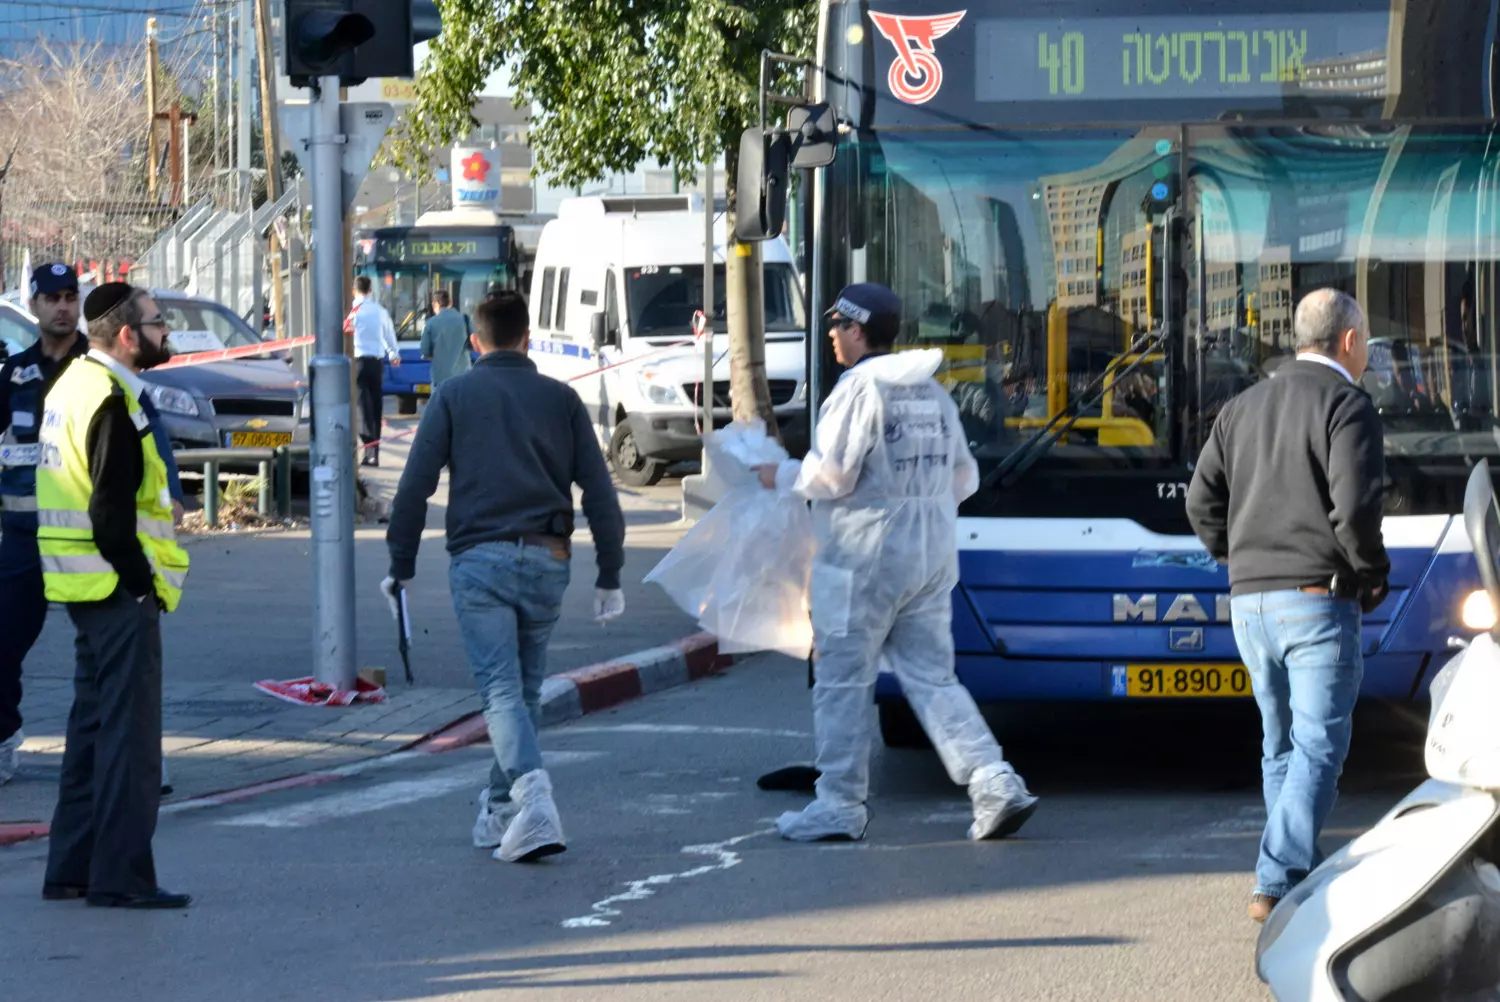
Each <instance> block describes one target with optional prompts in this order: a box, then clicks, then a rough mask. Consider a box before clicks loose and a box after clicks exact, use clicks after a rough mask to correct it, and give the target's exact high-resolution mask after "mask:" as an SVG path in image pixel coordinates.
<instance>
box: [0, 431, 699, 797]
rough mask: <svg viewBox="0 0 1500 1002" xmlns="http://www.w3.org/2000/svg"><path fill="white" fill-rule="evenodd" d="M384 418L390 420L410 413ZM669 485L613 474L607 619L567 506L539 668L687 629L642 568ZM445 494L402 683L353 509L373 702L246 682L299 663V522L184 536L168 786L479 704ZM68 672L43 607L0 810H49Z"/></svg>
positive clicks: (419, 583)
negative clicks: (453, 586) (563, 573)
mask: <svg viewBox="0 0 1500 1002" xmlns="http://www.w3.org/2000/svg"><path fill="white" fill-rule="evenodd" d="M388 424H389V425H391V426H392V427H391V428H390V429H389V431H393V432H399V431H402V430H405V429H406V428H408V427H411V426H413V425H414V424H415V419H414V418H396V419H394V420H388ZM409 442H410V437H407V438H404V439H398V440H396V441H393V442H392V443H391V444H389V445H387V446H385V447H383V448H382V450H381V463H382V465H381V466H380V467H379V468H377V469H366V470H362V471H361V475H362V478H363V479H364V480H365V482H366V485H367V487H368V488H369V490H370V492H371V494H372V495H373V496H375V497H376V498H378V499H382V500H384V501H386V502H387V503H388V502H389V499H390V498H391V497H393V496H394V494H395V488H396V484H397V482H398V481H399V479H400V474H401V467H402V464H403V463H404V460H405V458H406V453H407V447H408V444H409ZM680 496H681V495H680V487H679V486H678V484H677V483H676V482H675V481H669V482H667V483H664V484H663V485H662V486H661V487H659V488H653V489H650V490H645V491H629V490H625V489H622V490H621V494H620V498H621V504H622V506H623V507H624V508H625V510H626V521H627V526H628V528H627V535H626V547H627V557H626V568H625V573H624V575H623V576H622V580H623V585H624V589H625V593H626V605H627V607H626V613H625V617H624V618H623V619H621V620H620V621H618V622H617V623H613V624H610V625H609V626H608V627H601V626H600V625H599V624H597V623H594V622H593V621H592V612H593V594H594V568H593V563H594V553H593V548H592V540H591V539H590V538H589V536H588V533H587V529H586V527H584V521H583V518H582V514H581V513H580V515H579V525H580V529H579V531H578V533H577V534H576V535H575V547H574V556H573V580H572V584H571V585H570V587H569V589H568V595H567V597H566V599H565V600H564V612H563V619H562V621H560V622H559V624H558V628H557V630H556V632H555V633H554V635H553V643H552V645H551V648H550V657H549V666H548V667H549V670H550V671H551V672H552V673H554V674H556V673H560V672H567V671H570V670H575V669H579V668H584V667H587V666H591V665H597V664H600V663H602V662H608V661H612V660H615V659H619V658H626V657H629V656H631V655H633V654H634V653H635V652H637V651H641V650H644V649H647V648H655V647H659V646H661V645H665V644H669V643H671V642H673V641H676V640H679V639H681V638H683V637H686V636H688V635H690V634H693V633H695V632H696V630H697V627H696V625H695V624H694V623H693V621H692V620H691V619H690V618H688V617H687V616H686V615H684V614H683V613H682V612H681V611H679V610H678V609H677V608H676V607H675V606H673V605H672V604H671V603H670V602H669V601H667V599H666V598H665V596H664V595H663V594H662V593H661V591H660V589H657V588H656V587H655V586H651V585H642V584H641V583H640V581H641V578H642V577H644V576H645V574H646V573H647V572H648V571H649V570H650V569H651V568H652V567H653V566H655V564H656V562H657V561H658V560H660V559H661V557H662V555H664V554H665V552H666V551H667V550H668V549H670V548H671V547H672V546H673V545H674V544H675V543H676V542H677V540H678V539H680V538H681V536H682V534H683V533H684V532H685V531H686V526H684V525H682V524H681V523H680V521H679V520H678V518H677V505H678V503H679V501H678V499H679V498H680ZM445 502H446V483H445V484H444V486H443V487H441V488H440V489H439V491H438V493H437V494H436V495H434V497H433V498H432V500H431V503H430V508H429V516H428V527H427V531H426V533H425V534H424V536H423V544H422V552H421V555H420V557H419V559H418V570H417V578H416V579H415V581H414V582H413V586H412V590H411V593H410V595H409V602H410V607H411V613H412V621H413V624H414V628H413V640H412V667H413V673H414V675H415V677H416V684H415V685H414V686H410V687H408V686H407V685H406V683H405V681H404V677H403V673H402V669H401V660H400V656H399V654H398V652H397V650H396V643H395V639H396V637H395V626H394V624H393V623H392V621H391V619H390V615H389V611H388V610H387V608H386V606H385V602H384V599H383V597H382V596H381V595H380V594H379V591H378V588H377V585H378V583H379V581H380V578H381V577H383V576H384V574H385V569H386V567H385V565H386V553H385V526H384V525H383V524H373V523H369V524H362V525H360V526H359V527H358V528H357V531H356V533H355V536H356V539H355V551H356V555H355V560H356V611H355V614H356V639H357V644H358V652H357V657H356V663H357V665H358V666H360V667H371V666H378V667H383V668H385V670H386V691H387V701H386V702H384V703H380V704H368V705H356V706H351V707H345V708H337V709H334V708H325V707H303V706H295V705H292V704H289V703H283V702H280V701H278V700H275V699H272V698H271V697H269V696H266V695H263V694H261V693H260V692H258V691H256V690H255V689H254V688H252V685H253V683H254V682H256V681H259V680H261V679H267V678H273V679H285V678H295V677H298V676H303V675H309V674H311V673H312V660H311V659H312V654H311V650H312V632H313V623H312V601H311V599H312V591H311V588H312V573H311V572H312V568H311V556H310V550H311V539H310V533H309V532H308V531H307V530H305V529H295V530H284V531H274V530H273V531H269V532H264V533H255V534H244V533H229V534H219V535H206V536H193V537H187V539H186V542H187V545H188V547H189V552H190V553H191V555H192V559H193V571H192V574H191V576H190V578H189V581H188V588H187V591H186V596H185V599H184V602H183V607H182V608H181V609H180V610H179V611H178V612H177V613H175V614H174V615H172V616H171V617H168V618H167V619H166V620H165V628H164V631H163V647H164V675H165V685H164V697H163V707H162V710H163V714H162V722H163V731H164V740H163V747H164V749H165V751H166V755H167V768H168V771H169V773H170V778H171V781H172V784H173V787H174V792H173V794H172V796H171V797H169V798H167V802H171V801H173V800H182V799H187V798H192V797H198V796H203V795H206V794H210V793H218V792H222V791H224V790H229V789H235V788H239V787H243V786H247V785H251V784H255V783H260V782H265V781H268V780H273V779H279V778H282V777H285V776H290V775H298V774H301V773H306V772H309V771H313V770H321V769H329V768H335V767H337V766H341V765H346V764H349V763H351V762H355V761H358V760H361V759H367V758H373V757H375V756H378V755H384V754H388V753H390V752H393V751H397V750H399V749H401V748H403V747H406V746H408V745H410V744H412V743H413V742H416V741H419V740H421V739H422V738H424V737H426V736H428V735H431V734H433V733H435V732H437V731H439V730H442V729H443V728H444V727H446V726H448V725H449V724H452V723H453V722H455V721H457V720H459V719H460V718H463V717H465V716H468V715H470V714H473V713H474V712H476V711H478V709H479V697H478V695H477V694H476V693H475V690H474V687H473V682H472V680H471V677H470V674H469V670H468V665H467V662H466V659H465V657H464V652H463V645H462V642H461V640H460V638H459V636H458V631H457V624H456V622H455V620H454V616H453V610H452V602H451V598H450V596H449V592H448V587H447V564H448V557H447V554H446V552H445V551H444V547H443V543H444V533H443V517H444V514H445V510H444V505H445ZM72 672H73V662H72V628H71V623H69V621H68V618H67V615H66V613H64V612H63V611H62V610H61V609H54V610H53V611H52V613H51V614H50V615H49V616H48V620H47V626H46V629H45V630H44V631H43V634H42V639H41V640H40V641H39V642H38V644H37V646H36V648H35V649H34V650H33V651H32V654H31V657H30V658H29V659H28V661H27V664H26V674H25V679H24V681H25V696H24V698H23V701H22V705H21V710H22V714H23V716H24V717H25V721H26V722H25V732H26V743H25V744H24V745H23V746H22V760H21V773H20V775H19V776H18V777H17V778H16V779H15V780H13V781H11V782H10V783H9V784H7V785H5V786H3V787H0V825H5V824H17V823H31V822H45V821H47V820H48V819H49V818H50V817H51V814H52V808H53V804H54V802H55V798H56V792H57V780H58V773H59V770H60V767H61V761H62V750H63V743H64V735H65V733H66V723H67V716H68V710H69V708H70V706H71V703H72V681H71V680H72ZM549 684H550V683H549ZM476 778H477V779H480V780H482V778H483V777H476ZM476 789H477V787H476Z"/></svg>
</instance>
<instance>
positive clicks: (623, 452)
mask: <svg viewBox="0 0 1500 1002" xmlns="http://www.w3.org/2000/svg"><path fill="white" fill-rule="evenodd" d="M609 465H610V466H612V467H614V470H615V476H617V477H619V478H620V483H622V484H624V485H625V486H627V487H650V486H652V485H653V484H655V483H657V482H658V481H659V480H661V478H662V474H663V473H665V472H666V469H667V467H666V464H665V463H662V462H658V461H657V460H654V459H648V458H647V457H645V456H643V455H641V451H640V449H639V448H637V446H636V444H635V433H634V432H633V431H631V429H630V421H629V419H628V418H627V419H626V420H623V421H621V422H620V423H618V424H616V425H615V433H614V434H613V435H611V436H610V439H609Z"/></svg>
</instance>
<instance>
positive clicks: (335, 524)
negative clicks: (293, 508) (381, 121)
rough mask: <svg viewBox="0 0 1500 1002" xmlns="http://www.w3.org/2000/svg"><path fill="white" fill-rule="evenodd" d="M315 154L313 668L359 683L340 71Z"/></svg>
mask: <svg viewBox="0 0 1500 1002" xmlns="http://www.w3.org/2000/svg"><path fill="white" fill-rule="evenodd" d="M308 110H309V113H310V115H311V120H310V121H309V123H308V125H309V129H308V132H309V136H308V146H309V147H310V151H311V154H312V171H311V174H312V200H313V220H312V230H313V327H314V330H315V332H316V335H317V344H316V347H315V349H314V350H315V351H316V355H315V357H314V358H313V359H312V362H311V364H310V370H309V372H310V377H311V379H312V398H313V440H312V463H311V466H312V483H311V488H312V543H313V675H314V677H315V678H316V679H317V680H318V681H319V682H324V683H326V684H328V685H331V686H334V687H335V688H337V689H343V690H349V689H353V688H354V687H355V660H354V496H353V492H354V441H353V434H352V432H353V417H354V414H353V407H352V406H351V401H350V393H349V385H350V379H349V356H348V355H346V354H345V353H344V326H343V320H344V316H345V309H344V306H345V304H344V268H345V267H346V264H345V261H344V225H343V217H344V195H343V187H342V178H341V176H340V171H341V156H342V150H343V146H344V143H345V141H346V139H345V136H343V135H342V134H341V133H340V128H339V78H338V77H337V76H326V77H319V78H318V83H317V87H316V89H315V90H314V92H313V95H312V100H311V102H310V107H309V109H308Z"/></svg>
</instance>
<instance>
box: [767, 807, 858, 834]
mask: <svg viewBox="0 0 1500 1002" xmlns="http://www.w3.org/2000/svg"><path fill="white" fill-rule="evenodd" d="M869 823H870V812H869V811H867V810H866V809H865V806H864V805H863V804H855V805H853V806H841V805H837V804H830V803H828V802H827V801H824V800H814V801H813V802H812V803H810V804H808V805H807V806H806V807H804V808H803V809H802V810H800V811H787V812H786V813H785V814H783V815H782V816H781V817H779V818H777V819H776V830H777V831H778V832H780V833H781V837H782V838H784V839H790V840H791V841H793V842H858V841H859V840H860V839H862V838H864V837H865V827H866V826H867V825H868V824H869Z"/></svg>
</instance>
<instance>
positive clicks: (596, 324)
mask: <svg viewBox="0 0 1500 1002" xmlns="http://www.w3.org/2000/svg"><path fill="white" fill-rule="evenodd" d="M606 324H607V321H606V320H605V317H604V314H603V313H602V312H596V313H595V314H594V315H593V316H591V317H589V334H591V335H592V336H593V339H594V350H595V351H598V350H599V349H600V348H603V347H604V346H605V345H607V344H610V343H611V339H610V336H609V328H608V327H607V326H606Z"/></svg>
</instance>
